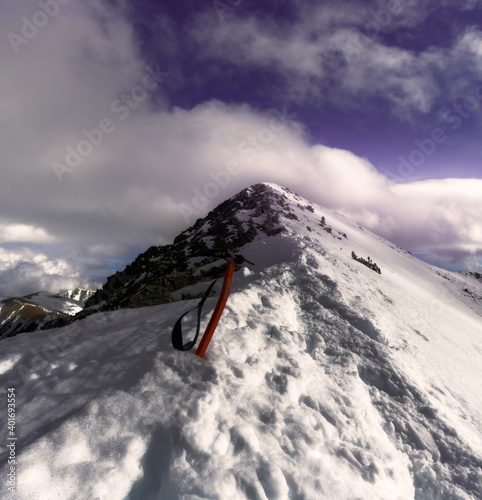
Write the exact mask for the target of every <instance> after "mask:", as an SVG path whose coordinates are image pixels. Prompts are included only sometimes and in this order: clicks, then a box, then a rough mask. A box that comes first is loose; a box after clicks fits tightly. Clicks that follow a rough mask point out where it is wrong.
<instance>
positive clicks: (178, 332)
mask: <svg viewBox="0 0 482 500" xmlns="http://www.w3.org/2000/svg"><path fill="white" fill-rule="evenodd" d="M218 279H219V278H218ZM218 279H215V280H214V281H213V282H212V283H211V284H210V285H209V287H208V289H207V290H206V291H205V292H204V295H203V296H202V299H201V302H199V304H198V305H197V306H196V307H193V308H192V309H189V311H186V312H185V313H184V314H183V315H182V316H181V317H180V318H179V319H178V320H177V321H176V324H175V325H174V328H173V330H172V347H174V349H177V350H178V351H189V349H192V348H193V347H194V345H195V344H196V342H197V339H198V337H199V329H200V328H201V311H202V308H203V305H204V302H206V299H207V298H208V297H209V294H210V293H211V290H212V289H213V286H214V285H215V284H216V281H218ZM194 309H197V328H196V335H195V336H194V339H193V340H191V341H190V342H187V343H186V344H183V343H182V327H181V321H182V318H184V316H186V314H189V313H190V312H192V311H194Z"/></svg>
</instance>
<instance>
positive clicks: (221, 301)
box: [196, 260, 235, 358]
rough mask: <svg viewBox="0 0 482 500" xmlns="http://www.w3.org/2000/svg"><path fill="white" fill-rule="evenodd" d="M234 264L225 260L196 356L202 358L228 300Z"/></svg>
mask: <svg viewBox="0 0 482 500" xmlns="http://www.w3.org/2000/svg"><path fill="white" fill-rule="evenodd" d="M234 266H235V262H234V261H233V260H228V261H227V268H226V271H225V272H224V281H223V288H222V289H221V293H220V294H219V298H218V302H217V304H216V307H215V308H214V312H213V314H212V316H211V319H210V320H209V323H208V326H207V327H206V331H205V332H204V335H203V337H202V339H201V342H200V343H199V346H198V348H197V350H196V356H199V357H201V358H204V354H205V353H206V349H207V348H208V345H209V342H210V341H211V338H212V336H213V334H214V330H216V326H218V323H219V320H220V318H221V315H222V314H223V310H224V306H225V305H226V301H227V300H228V297H229V291H230V290H231V284H232V282H233V273H234Z"/></svg>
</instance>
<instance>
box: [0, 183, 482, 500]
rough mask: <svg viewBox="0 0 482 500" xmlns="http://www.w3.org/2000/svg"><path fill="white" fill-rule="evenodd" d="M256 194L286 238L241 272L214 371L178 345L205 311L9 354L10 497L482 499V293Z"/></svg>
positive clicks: (51, 336)
mask: <svg viewBox="0 0 482 500" xmlns="http://www.w3.org/2000/svg"><path fill="white" fill-rule="evenodd" d="M259 190H262V191H263V193H264V196H265V197H266V198H267V199H268V200H270V201H271V205H272V206H276V208H277V210H278V212H279V215H278V217H279V219H278V222H277V223H276V224H279V226H278V227H283V228H284V229H283V230H281V231H279V232H275V234H274V235H272V236H268V235H267V234H266V233H264V232H262V231H258V234H257V235H256V236H255V238H254V239H253V240H252V241H251V242H249V243H247V244H245V245H244V246H242V248H241V249H240V251H241V253H242V254H243V255H244V256H245V257H246V258H248V259H249V260H253V261H254V262H256V267H254V268H248V267H244V268H242V269H241V270H240V271H238V272H237V273H235V276H234V284H233V288H232V292H231V296H230V299H229V301H228V304H227V306H226V309H225V311H224V314H223V316H222V318H221V321H220V323H219V326H218V328H217V330H216V333H215V335H214V337H213V340H212V341H211V344H210V346H209V349H208V351H207V353H206V357H205V358H204V359H200V358H198V357H196V356H195V355H194V354H193V352H188V353H183V352H178V351H175V350H174V349H172V347H171V345H170V334H171V330H172V327H173V325H174V323H175V321H176V319H177V318H178V317H179V316H180V315H181V314H182V313H183V312H184V311H186V310H187V309H189V308H190V307H193V306H194V305H195V304H196V303H197V300H186V301H176V302H174V303H170V304H161V305H157V306H152V307H144V308H138V309H119V310H115V311H108V312H99V313H96V314H92V315H90V316H88V317H87V318H85V319H83V320H81V321H76V322H74V323H72V324H70V325H68V326H66V327H63V328H59V329H54V330H49V331H42V332H35V333H33V334H21V335H18V336H17V337H15V338H9V339H5V340H3V341H2V342H1V347H2V351H1V355H0V373H1V375H0V378H1V387H2V389H3V390H4V391H6V389H7V387H15V388H16V394H17V423H16V426H17V432H18V441H17V454H18V475H17V479H18V485H17V492H16V493H15V494H14V495H12V494H10V493H9V491H8V490H7V489H6V486H5V484H2V485H1V486H0V488H1V489H0V496H1V498H6V499H10V498H12V499H13V498H15V499H20V500H31V499H41V500H46V499H53V498H60V499H72V500H74V499H75V500H79V499H80V500H83V499H85V500H87V499H88V500H92V499H99V500H114V499H119V500H120V499H130V500H141V499H142V500H149V499H164V500H175V499H180V500H195V499H196V500H199V499H219V500H225V499H263V500H265V499H270V500H273V499H296V500H301V499H313V500H314V499H330V500H331V499H337V500H338V499H341V500H344V499H346V500H348V499H352V500H355V499H367V500H368V499H370V500H373V499H379V500H388V499H390V500H392V499H394V500H408V499H417V500H433V499H436V500H462V499H463V500H467V499H478V498H481V491H482V481H481V466H482V443H481V431H482V425H481V415H482V397H481V392H480V380H481V376H482V363H481V361H482V359H481V358H482V318H481V315H482V303H481V302H480V301H477V300H475V299H474V296H477V295H478V296H481V295H482V286H481V284H480V282H479V281H478V280H477V279H476V277H473V276H463V275H459V274H452V273H449V272H446V271H442V270H439V269H437V268H434V267H431V266H429V265H427V264H425V263H423V262H421V261H419V260H417V259H415V258H414V257H413V256H411V255H410V254H409V253H408V252H405V251H403V250H402V249H400V248H397V247H396V246H395V245H392V244H391V243H389V242H387V241H385V240H383V239H381V238H379V237H378V236H375V235H374V234H372V233H370V232H369V231H367V230H365V229H363V228H361V227H359V226H358V225H357V224H355V223H353V222H351V221H349V220H348V219H346V218H344V217H343V216H341V215H338V214H336V213H334V212H332V211H329V210H326V209H324V208H321V207H318V206H316V205H314V204H311V203H309V202H307V201H306V200H303V199H301V198H300V197H298V196H297V195H295V194H293V193H291V192H289V191H287V190H285V189H283V188H280V187H278V186H275V185H273V184H263V185H261V186H257V187H253V188H251V190H248V192H247V194H248V195H249V193H250V192H258V193H259ZM280 200H282V203H281V205H280ZM265 215H266V214H263V213H259V214H258V215H256V214H255V213H253V212H252V211H251V209H243V208H242V207H241V206H240V207H239V210H238V211H237V213H236V218H237V219H238V221H239V222H240V224H241V225H243V224H245V225H246V227H248V225H250V224H251V225H256V224H258V223H260V222H261V221H265V220H266V217H265ZM353 251H354V252H355V253H356V254H357V255H358V256H360V257H364V258H367V257H370V259H371V261H373V262H375V263H376V264H377V265H378V266H379V267H380V269H381V274H378V273H377V272H374V271H373V270H372V269H370V268H369V267H367V266H365V265H363V264H362V263H360V262H358V261H356V260H354V259H352V257H351V252H353ZM193 286H194V287H195V288H196V287H200V286H201V284H200V283H197V284H195V285H193ZM465 290H469V291H470V292H471V293H467V292H466V291H465ZM185 292H186V293H188V292H189V289H187V290H185ZM216 300H217V298H216V297H213V298H210V299H208V301H207V302H206V306H205V313H204V315H203V322H204V323H203V324H207V321H208V318H209V315H210V312H211V311H212V308H213V307H214V305H215V303H216ZM195 323H196V318H195V315H193V316H192V317H187V318H186V319H185V323H184V327H183V330H184V332H185V333H186V338H187V337H189V335H192V334H193V332H194V330H195ZM0 433H1V434H0V439H1V442H2V443H5V442H6V435H5V428H2V429H1V431H0ZM6 457H7V455H6V451H5V449H4V448H3V449H2V454H1V456H0V460H1V463H2V464H3V465H2V469H1V471H0V473H1V474H2V477H3V478H5V477H6V473H7V466H6V465H5V461H6Z"/></svg>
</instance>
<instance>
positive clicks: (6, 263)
mask: <svg viewBox="0 0 482 500" xmlns="http://www.w3.org/2000/svg"><path fill="white" fill-rule="evenodd" d="M92 284H93V283H92V282H90V281H89V280H88V279H86V278H85V277H84V276H82V275H81V273H79V272H78V271H75V270H74V269H73V268H72V265H71V264H69V263H68V262H67V261H66V260H65V259H61V258H54V257H52V256H51V255H47V254H45V253H41V252H38V251H34V250H32V249H31V248H28V247H17V248H15V249H14V250H5V249H3V248H1V247H0V296H10V297H11V296H22V295H26V294H29V293H34V292H38V291H40V290H46V291H49V292H58V291H60V290H62V289H70V288H76V287H79V286H80V287H86V288H88V287H89V286H92Z"/></svg>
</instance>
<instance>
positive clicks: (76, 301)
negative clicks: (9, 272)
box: [0, 288, 94, 340]
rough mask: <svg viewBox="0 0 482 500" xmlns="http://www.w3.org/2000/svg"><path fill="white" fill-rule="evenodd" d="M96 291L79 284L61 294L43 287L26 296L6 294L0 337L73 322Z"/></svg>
mask: <svg viewBox="0 0 482 500" xmlns="http://www.w3.org/2000/svg"><path fill="white" fill-rule="evenodd" d="M93 293H94V292H93V291H91V290H84V289H81V288H76V289H75V290H63V291H62V292H60V293H58V294H51V293H48V292H44V291H40V292H36V293H32V294H29V295H24V296H23V297H9V298H3V299H2V300H0V306H1V310H0V340H1V339H4V338H7V337H13V336H15V335H17V334H19V333H23V332H33V331H36V330H44V329H47V328H54V327H56V326H62V325H64V324H67V323H69V322H70V321H71V320H72V318H73V317H74V316H75V315H76V314H77V313H79V312H80V311H82V309H83V308H84V304H85V301H86V300H87V299H88V298H89V297H90V296H92V295H93Z"/></svg>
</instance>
